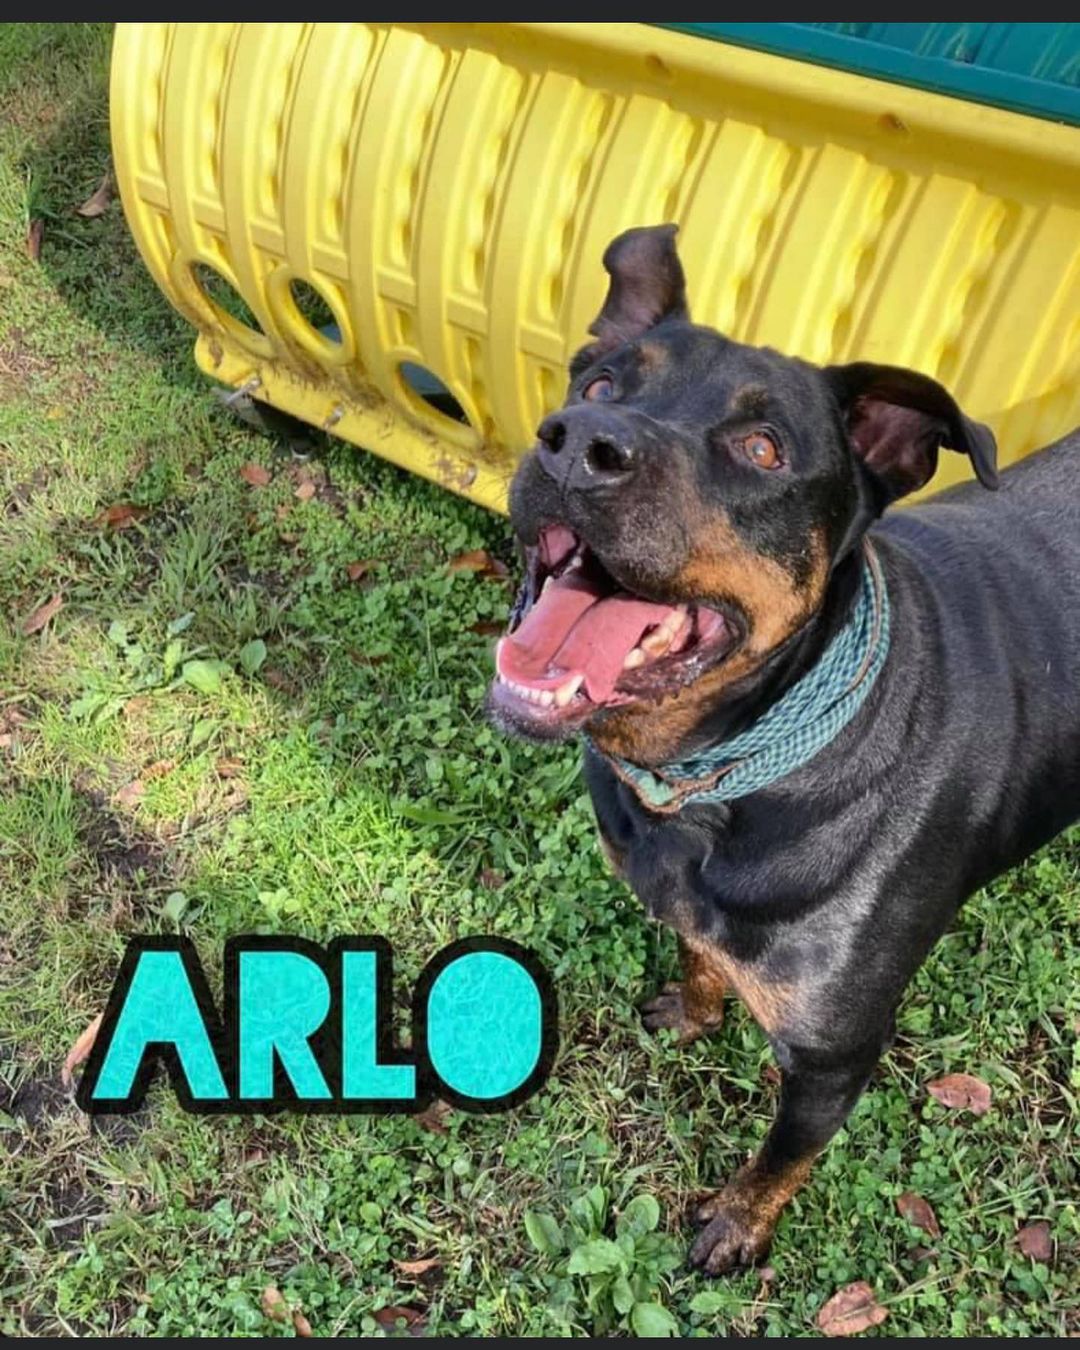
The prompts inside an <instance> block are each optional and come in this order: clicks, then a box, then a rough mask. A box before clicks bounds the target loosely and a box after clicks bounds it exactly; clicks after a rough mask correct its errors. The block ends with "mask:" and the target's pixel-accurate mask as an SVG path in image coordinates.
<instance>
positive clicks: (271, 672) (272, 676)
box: [262, 666, 292, 692]
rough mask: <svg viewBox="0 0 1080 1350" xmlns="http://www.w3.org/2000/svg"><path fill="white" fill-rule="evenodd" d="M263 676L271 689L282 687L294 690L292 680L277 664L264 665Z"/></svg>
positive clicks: (289, 690)
mask: <svg viewBox="0 0 1080 1350" xmlns="http://www.w3.org/2000/svg"><path fill="white" fill-rule="evenodd" d="M262 677H263V679H264V680H265V681H266V683H267V684H268V685H269V686H270V688H271V689H282V690H284V691H286V692H291V691H292V681H291V680H290V679H289V677H288V676H287V675H286V674H285V673H284V672H283V671H280V670H278V668H277V667H276V666H263V668H262Z"/></svg>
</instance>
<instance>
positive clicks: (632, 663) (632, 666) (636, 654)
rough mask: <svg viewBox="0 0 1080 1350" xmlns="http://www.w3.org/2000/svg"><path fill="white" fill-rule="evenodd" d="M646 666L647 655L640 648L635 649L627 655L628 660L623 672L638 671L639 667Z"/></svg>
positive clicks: (623, 665) (624, 664) (624, 662)
mask: <svg viewBox="0 0 1080 1350" xmlns="http://www.w3.org/2000/svg"><path fill="white" fill-rule="evenodd" d="M644 664H645V653H644V652H643V651H642V650H641V648H640V647H635V648H634V649H633V651H630V652H627V653H626V659H625V660H624V661H623V663H622V668H623V670H637V668H638V666H643V665H644Z"/></svg>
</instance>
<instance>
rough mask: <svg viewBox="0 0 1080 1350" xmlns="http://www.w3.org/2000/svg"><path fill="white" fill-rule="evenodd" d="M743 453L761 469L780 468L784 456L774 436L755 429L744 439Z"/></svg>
mask: <svg viewBox="0 0 1080 1350" xmlns="http://www.w3.org/2000/svg"><path fill="white" fill-rule="evenodd" d="M742 448H743V454H745V455H746V458H747V459H748V460H749V461H750V463H751V464H756V465H757V467H758V468H759V469H779V468H780V466H781V465H782V464H783V462H784V458H783V456H782V455H781V454H780V450H779V448H778V447H777V444H776V442H775V441H774V440H773V438H772V437H771V436H770V435H769V434H768V433H767V432H765V431H755V432H754V433H753V434H752V435H750V436H747V437H745V438H744V440H743V441H742Z"/></svg>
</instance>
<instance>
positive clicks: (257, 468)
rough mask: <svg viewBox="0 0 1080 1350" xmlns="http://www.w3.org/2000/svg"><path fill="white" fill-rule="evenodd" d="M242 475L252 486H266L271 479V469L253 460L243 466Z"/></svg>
mask: <svg viewBox="0 0 1080 1350" xmlns="http://www.w3.org/2000/svg"><path fill="white" fill-rule="evenodd" d="M240 477H241V478H242V479H243V480H244V482H245V483H248V484H250V486H251V487H265V486H266V485H267V483H269V481H270V470H269V469H264V468H263V466H262V465H261V464H256V463H254V461H252V462H249V463H247V464H245V465H244V466H243V467H242V468H241V470H240Z"/></svg>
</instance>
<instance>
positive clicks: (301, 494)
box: [293, 478, 315, 502]
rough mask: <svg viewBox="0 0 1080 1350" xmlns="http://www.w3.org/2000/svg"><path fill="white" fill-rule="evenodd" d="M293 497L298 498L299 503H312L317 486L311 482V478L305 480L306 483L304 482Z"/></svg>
mask: <svg viewBox="0 0 1080 1350" xmlns="http://www.w3.org/2000/svg"><path fill="white" fill-rule="evenodd" d="M293 496H294V497H295V498H296V500H297V501H298V502H309V501H311V499H312V497H314V496H315V484H314V483H313V482H312V481H311V479H310V478H308V479H305V480H304V482H302V483H301V484H300V486H299V487H298V488H297V489H296V491H295V492H294V493H293Z"/></svg>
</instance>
